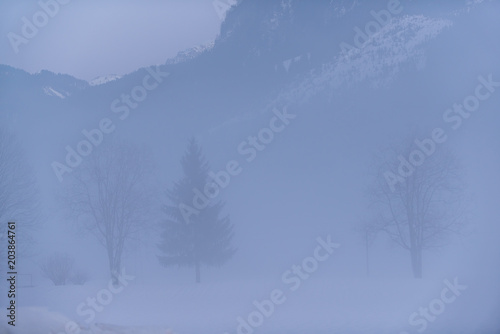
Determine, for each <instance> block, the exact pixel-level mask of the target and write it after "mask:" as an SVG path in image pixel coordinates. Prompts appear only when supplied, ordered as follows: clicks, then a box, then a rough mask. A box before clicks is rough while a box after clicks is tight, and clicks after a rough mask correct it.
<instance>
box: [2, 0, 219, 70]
mask: <svg viewBox="0 0 500 334" xmlns="http://www.w3.org/2000/svg"><path fill="white" fill-rule="evenodd" d="M53 1H55V0H42V3H51V2H53ZM59 1H60V2H64V1H68V0H64V1H63V0H59ZM41 10H42V8H41V5H40V4H39V3H38V1H27V0H26V1H1V2H0V22H1V25H0V36H1V39H0V63H1V64H7V65H11V66H14V67H17V68H21V69H24V70H27V71H29V72H38V71H40V70H42V69H47V70H50V71H53V72H56V73H67V74H71V75H74V76H76V77H78V78H81V79H85V80H90V79H93V78H95V77H97V76H100V75H106V74H125V73H128V72H131V71H133V70H135V69H137V68H139V67H141V66H147V65H152V64H160V63H164V62H165V60H166V59H168V58H170V57H173V56H175V55H176V54H177V52H178V51H181V50H184V49H186V48H189V47H193V46H195V45H199V44H205V43H207V42H209V41H211V40H213V39H215V37H216V36H217V34H218V33H219V29H220V24H221V19H220V17H219V14H218V13H217V11H216V9H215V7H214V4H213V0H147V1H137V0H135V1H134V0H106V1H99V0H85V1H81V0H73V1H68V3H67V4H65V5H60V8H59V10H58V11H55V10H54V12H55V13H56V14H55V15H53V16H54V17H49V16H47V15H46V16H45V17H49V18H48V20H47V22H46V24H45V25H44V24H43V23H44V14H40V13H39V12H40V11H41ZM49 11H50V10H49ZM23 17H26V18H27V19H28V20H29V21H30V22H31V23H33V18H34V17H35V19H37V20H39V22H40V24H39V25H40V28H38V29H39V30H38V32H37V33H36V35H34V36H33V37H31V38H27V39H26V40H27V43H25V44H19V47H18V52H17V53H16V52H15V51H14V48H13V47H12V46H11V42H10V41H9V33H10V32H12V33H15V34H17V35H18V36H20V37H22V38H24V36H23V31H22V28H23V26H24V25H25V23H24V22H23ZM27 33H28V34H29V33H30V31H27ZM11 36H12V35H11ZM48 45H50V47H48Z"/></svg>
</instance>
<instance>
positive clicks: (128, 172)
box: [66, 143, 152, 284]
mask: <svg viewBox="0 0 500 334" xmlns="http://www.w3.org/2000/svg"><path fill="white" fill-rule="evenodd" d="M149 168H150V163H149V161H148V159H146V155H145V154H144V153H143V151H142V150H141V149H139V148H137V147H135V146H132V145H127V144H123V143H120V144H117V143H110V144H108V145H106V146H101V147H99V149H97V150H95V151H94V152H92V154H91V155H90V156H89V157H87V160H86V161H84V163H83V164H82V166H80V167H79V168H78V169H77V170H75V171H73V172H72V175H71V176H72V181H71V184H70V186H69V187H68V192H67V198H66V200H67V202H68V206H69V208H70V212H71V213H72V214H73V215H75V216H76V217H77V220H78V222H79V223H80V226H82V227H83V228H84V229H85V230H87V231H89V232H90V233H91V234H92V235H94V236H95V237H96V238H97V240H98V241H99V243H100V244H101V245H102V246H103V247H104V248H105V249H106V252H107V258H108V263H109V270H110V274H111V278H112V281H113V283H114V284H117V283H118V275H119V273H120V270H121V269H122V268H121V266H122V256H123V252H124V249H125V246H126V245H127V243H128V242H130V241H131V240H134V239H136V238H137V237H138V236H139V235H141V234H143V232H144V231H145V229H146V228H147V227H148V226H150V224H149V223H150V219H149V218H150V216H149V210H148V208H150V206H151V199H152V192H151V189H152V188H151V186H150V183H149V182H148V177H149V175H150V172H151V170H150V169H149Z"/></svg>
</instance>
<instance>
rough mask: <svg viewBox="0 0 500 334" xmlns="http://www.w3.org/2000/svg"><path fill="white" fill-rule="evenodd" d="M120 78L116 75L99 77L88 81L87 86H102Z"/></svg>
mask: <svg viewBox="0 0 500 334" xmlns="http://www.w3.org/2000/svg"><path fill="white" fill-rule="evenodd" d="M121 77H122V76H121V75H117V74H108V75H103V76H100V77H97V78H94V79H92V80H90V81H89V85H90V86H99V85H103V84H105V83H108V82H111V81H115V80H118V79H120V78H121Z"/></svg>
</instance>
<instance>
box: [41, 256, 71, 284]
mask: <svg viewBox="0 0 500 334" xmlns="http://www.w3.org/2000/svg"><path fill="white" fill-rule="evenodd" d="M73 263H74V260H73V258H71V257H69V256H68V255H67V254H64V253H53V254H52V255H51V256H49V257H48V258H47V260H46V261H45V262H44V263H42V264H41V265H40V269H41V270H42V274H43V275H44V276H45V277H47V278H48V279H50V280H51V281H52V283H54V285H66V283H67V282H68V281H69V279H70V277H71V274H72V271H73Z"/></svg>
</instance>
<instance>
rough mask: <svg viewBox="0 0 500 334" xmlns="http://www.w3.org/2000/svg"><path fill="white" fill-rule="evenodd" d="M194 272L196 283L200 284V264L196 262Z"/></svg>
mask: <svg viewBox="0 0 500 334" xmlns="http://www.w3.org/2000/svg"><path fill="white" fill-rule="evenodd" d="M195 270H196V283H200V282H201V273H200V263H199V262H196V264H195Z"/></svg>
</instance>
